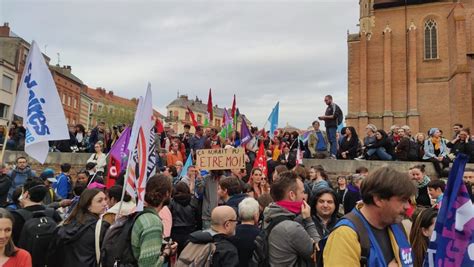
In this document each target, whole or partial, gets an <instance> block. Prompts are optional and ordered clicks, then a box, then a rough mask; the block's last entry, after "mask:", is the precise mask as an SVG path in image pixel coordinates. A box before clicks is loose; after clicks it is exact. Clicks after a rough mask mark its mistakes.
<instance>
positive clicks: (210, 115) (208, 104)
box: [207, 88, 214, 125]
mask: <svg viewBox="0 0 474 267" xmlns="http://www.w3.org/2000/svg"><path fill="white" fill-rule="evenodd" d="M207 113H209V125H211V124H212V123H211V122H212V120H213V119H214V113H213V111H212V93H211V88H209V97H208V98H207Z"/></svg>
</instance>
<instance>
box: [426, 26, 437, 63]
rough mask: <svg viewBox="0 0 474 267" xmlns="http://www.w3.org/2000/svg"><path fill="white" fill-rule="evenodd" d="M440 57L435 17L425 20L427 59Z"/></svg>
mask: <svg viewBox="0 0 474 267" xmlns="http://www.w3.org/2000/svg"><path fill="white" fill-rule="evenodd" d="M437 58H438V26H437V24H436V21H435V20H434V19H429V20H427V21H426V22H425V59H437Z"/></svg>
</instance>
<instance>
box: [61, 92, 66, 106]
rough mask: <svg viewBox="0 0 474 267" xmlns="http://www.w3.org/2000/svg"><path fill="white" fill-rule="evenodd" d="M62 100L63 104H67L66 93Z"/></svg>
mask: <svg viewBox="0 0 474 267" xmlns="http://www.w3.org/2000/svg"><path fill="white" fill-rule="evenodd" d="M62 100H63V105H66V95H65V94H63V99H62Z"/></svg>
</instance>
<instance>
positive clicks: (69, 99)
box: [67, 96, 71, 106]
mask: <svg viewBox="0 0 474 267" xmlns="http://www.w3.org/2000/svg"><path fill="white" fill-rule="evenodd" d="M67 105H68V106H71V97H70V96H68V97H67Z"/></svg>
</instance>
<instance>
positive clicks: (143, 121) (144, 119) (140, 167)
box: [124, 84, 156, 211]
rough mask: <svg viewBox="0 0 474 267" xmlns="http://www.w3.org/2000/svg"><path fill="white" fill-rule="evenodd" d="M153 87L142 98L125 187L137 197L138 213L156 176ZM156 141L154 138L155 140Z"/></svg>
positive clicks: (132, 137)
mask: <svg viewBox="0 0 474 267" xmlns="http://www.w3.org/2000/svg"><path fill="white" fill-rule="evenodd" d="M151 98H152V96H151V85H150V84H148V89H147V92H146V96H145V98H143V97H140V99H139V102H138V108H137V112H136V113H135V120H134V122H133V127H132V133H131V135H130V143H129V145H128V149H129V151H130V153H129V157H128V165H127V173H128V176H127V179H126V183H125V185H124V187H125V189H126V191H127V192H128V193H129V194H130V195H131V196H134V197H137V211H142V210H143V204H144V199H145V187H146V182H147V181H148V178H150V176H151V175H153V174H154V170H152V169H151V168H154V167H155V166H154V162H155V160H156V159H153V155H154V154H152V152H151V150H153V149H154V148H153V147H154V142H153V141H152V138H151V136H152V133H154V129H153V128H154V127H153V126H154V124H155V122H154V120H153V107H152V104H151ZM153 139H154V138H153Z"/></svg>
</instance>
